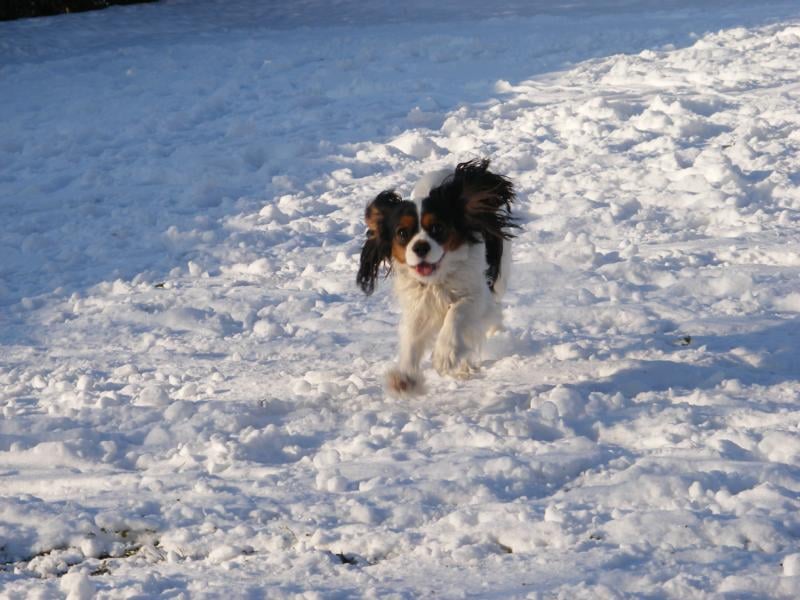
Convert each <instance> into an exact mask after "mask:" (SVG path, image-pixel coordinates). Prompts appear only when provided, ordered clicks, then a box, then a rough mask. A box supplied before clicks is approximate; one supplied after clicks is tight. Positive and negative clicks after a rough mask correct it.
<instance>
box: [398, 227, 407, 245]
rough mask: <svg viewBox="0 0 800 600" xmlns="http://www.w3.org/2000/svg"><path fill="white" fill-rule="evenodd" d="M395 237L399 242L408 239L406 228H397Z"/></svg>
mask: <svg viewBox="0 0 800 600" xmlns="http://www.w3.org/2000/svg"><path fill="white" fill-rule="evenodd" d="M397 239H398V240H400V241H401V242H407V241H408V229H398V230H397Z"/></svg>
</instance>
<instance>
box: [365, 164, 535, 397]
mask: <svg viewBox="0 0 800 600" xmlns="http://www.w3.org/2000/svg"><path fill="white" fill-rule="evenodd" d="M489 165H490V162H489V160H488V159H480V160H472V161H469V162H463V163H460V164H458V165H457V166H456V168H455V170H446V171H436V172H433V173H429V174H428V175H425V176H424V177H422V179H420V180H419V182H418V183H417V184H416V186H415V187H414V189H413V191H412V193H411V199H410V200H404V199H403V198H402V197H401V196H400V195H399V194H397V193H396V192H395V191H394V190H387V191H383V192H381V193H380V194H378V195H377V196H376V197H375V199H374V200H372V202H370V203H369V204H368V205H367V208H366V211H365V220H366V224H367V237H366V241H365V243H364V246H363V248H362V249H361V262H360V265H359V270H358V276H357V283H358V285H359V286H360V287H361V289H362V290H363V291H364V293H365V294H367V295H370V294H371V293H372V292H373V291H374V290H375V282H376V280H377V278H378V275H379V272H380V268H381V265H386V266H387V267H388V270H387V276H388V275H389V274H390V273H392V274H393V279H394V289H395V293H396V296H397V298H398V300H399V302H400V306H401V312H402V317H401V320H400V349H399V356H398V361H397V365H396V366H394V367H393V368H392V369H390V370H389V372H388V373H387V377H386V384H387V387H388V391H389V393H390V394H391V395H412V394H419V393H422V392H423V391H424V381H423V376H422V372H421V370H420V363H421V362H422V358H423V356H424V355H425V352H426V351H427V350H428V349H429V348H431V347H432V348H433V353H432V362H433V367H434V369H436V371H437V372H438V373H439V374H440V375H442V376H451V377H456V378H467V377H469V376H470V375H471V374H473V373H474V372H475V371H476V370H477V368H478V362H477V361H478V360H479V359H480V349H481V344H482V343H483V341H484V340H485V339H486V336H487V335H488V334H490V333H492V332H493V331H496V330H499V329H501V328H502V309H501V305H500V298H501V297H502V296H503V293H504V292H505V289H506V286H507V282H508V276H509V268H510V265H511V239H512V238H513V237H515V233H514V230H515V229H516V228H518V227H519V225H518V224H517V222H516V219H515V218H514V216H513V215H512V213H511V205H512V203H513V202H514V200H515V198H516V194H515V191H514V185H513V184H512V182H511V181H510V180H509V179H507V178H506V177H504V176H502V175H497V174H495V173H492V172H491V171H489Z"/></svg>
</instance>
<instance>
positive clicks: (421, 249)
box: [411, 240, 431, 258]
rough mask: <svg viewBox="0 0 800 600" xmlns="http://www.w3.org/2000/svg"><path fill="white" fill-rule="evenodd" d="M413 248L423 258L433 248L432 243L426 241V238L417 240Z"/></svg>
mask: <svg viewBox="0 0 800 600" xmlns="http://www.w3.org/2000/svg"><path fill="white" fill-rule="evenodd" d="M411 249H412V250H413V251H414V254H416V255H417V256H419V257H420V258H422V257H423V256H425V255H426V254H428V252H430V250H431V245H430V244H429V243H428V242H426V241H425V240H420V241H418V242H416V243H415V244H414V245H413V246H412V247H411Z"/></svg>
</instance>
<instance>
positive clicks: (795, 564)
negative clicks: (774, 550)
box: [783, 553, 800, 577]
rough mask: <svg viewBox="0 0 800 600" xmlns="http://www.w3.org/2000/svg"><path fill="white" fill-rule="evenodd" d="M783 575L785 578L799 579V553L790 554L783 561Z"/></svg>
mask: <svg viewBox="0 0 800 600" xmlns="http://www.w3.org/2000/svg"><path fill="white" fill-rule="evenodd" d="M783 574H784V575H786V576H787V577H800V553H795V554H790V555H789V556H787V557H786V558H784V559H783Z"/></svg>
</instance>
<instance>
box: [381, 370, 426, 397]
mask: <svg viewBox="0 0 800 600" xmlns="http://www.w3.org/2000/svg"><path fill="white" fill-rule="evenodd" d="M386 389H387V391H388V392H389V394H390V395H392V396H416V395H418V394H421V393H422V392H423V391H424V390H425V386H424V381H423V379H422V374H421V373H406V372H403V371H401V370H400V369H390V370H389V372H388V373H386Z"/></svg>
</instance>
